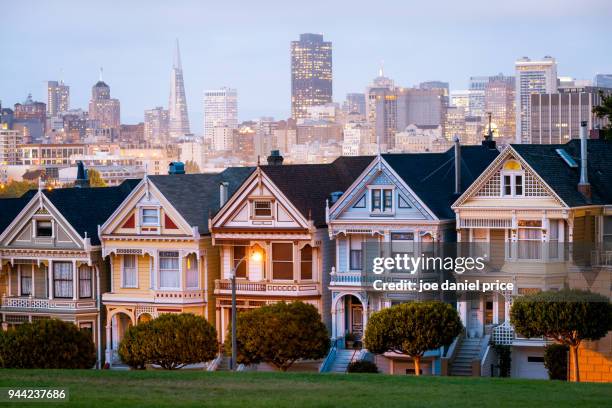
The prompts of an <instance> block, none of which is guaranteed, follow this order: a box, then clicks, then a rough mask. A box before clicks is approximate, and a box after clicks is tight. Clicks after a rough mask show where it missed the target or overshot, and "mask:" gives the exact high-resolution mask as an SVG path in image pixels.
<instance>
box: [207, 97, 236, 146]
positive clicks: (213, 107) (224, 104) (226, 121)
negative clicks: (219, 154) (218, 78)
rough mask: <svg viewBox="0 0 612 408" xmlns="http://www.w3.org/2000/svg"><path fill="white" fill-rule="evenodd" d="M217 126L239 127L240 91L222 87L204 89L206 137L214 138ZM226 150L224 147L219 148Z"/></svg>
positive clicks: (231, 129)
mask: <svg viewBox="0 0 612 408" xmlns="http://www.w3.org/2000/svg"><path fill="white" fill-rule="evenodd" d="M215 127H226V128H228V129H230V132H229V133H230V139H231V134H232V131H233V129H237V128H238V92H237V91H236V90H235V89H230V88H221V89H215V90H209V91H204V138H205V139H207V140H211V139H212V138H213V134H214V129H215ZM218 150H224V149H218Z"/></svg>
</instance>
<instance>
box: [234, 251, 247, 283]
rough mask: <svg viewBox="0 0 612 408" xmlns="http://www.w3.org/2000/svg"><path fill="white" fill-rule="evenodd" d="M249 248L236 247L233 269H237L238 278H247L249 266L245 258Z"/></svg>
mask: <svg viewBox="0 0 612 408" xmlns="http://www.w3.org/2000/svg"><path fill="white" fill-rule="evenodd" d="M246 251H247V247H245V246H234V250H233V258H234V259H233V263H232V267H233V268H236V267H237V268H236V277H237V278H246V271H247V265H246V260H244V257H245V256H246Z"/></svg>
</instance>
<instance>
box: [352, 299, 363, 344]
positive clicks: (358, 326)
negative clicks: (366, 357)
mask: <svg viewBox="0 0 612 408" xmlns="http://www.w3.org/2000/svg"><path fill="white" fill-rule="evenodd" d="M351 331H352V332H353V334H354V335H355V337H356V338H358V339H361V338H362V337H363V307H362V306H361V305H352V306H351Z"/></svg>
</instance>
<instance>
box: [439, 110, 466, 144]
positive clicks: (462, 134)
mask: <svg viewBox="0 0 612 408" xmlns="http://www.w3.org/2000/svg"><path fill="white" fill-rule="evenodd" d="M443 129H444V137H445V138H446V139H447V140H453V138H454V137H455V136H457V137H458V138H459V140H460V141H461V143H464V144H465V142H466V139H467V133H466V130H465V108H459V107H456V106H451V107H448V108H447V109H446V114H445V116H444V128H443Z"/></svg>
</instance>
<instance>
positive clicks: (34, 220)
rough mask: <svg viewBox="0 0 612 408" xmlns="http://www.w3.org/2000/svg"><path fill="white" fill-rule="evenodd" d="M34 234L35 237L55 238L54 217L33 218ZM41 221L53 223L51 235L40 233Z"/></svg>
mask: <svg viewBox="0 0 612 408" xmlns="http://www.w3.org/2000/svg"><path fill="white" fill-rule="evenodd" d="M32 221H33V222H32V224H33V225H32V236H33V237H34V238H43V239H54V238H55V222H54V220H53V218H49V219H47V218H34V219H33V220H32ZM39 222H49V223H51V236H42V235H38V223H39Z"/></svg>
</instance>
